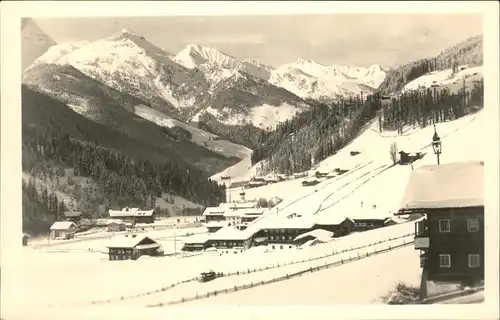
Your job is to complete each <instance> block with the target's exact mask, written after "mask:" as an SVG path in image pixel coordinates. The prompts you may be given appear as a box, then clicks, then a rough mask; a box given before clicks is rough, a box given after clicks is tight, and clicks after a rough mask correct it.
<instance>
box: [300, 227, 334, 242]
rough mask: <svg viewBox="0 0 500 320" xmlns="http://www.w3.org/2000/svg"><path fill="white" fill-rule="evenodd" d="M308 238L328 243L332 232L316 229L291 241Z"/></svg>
mask: <svg viewBox="0 0 500 320" xmlns="http://www.w3.org/2000/svg"><path fill="white" fill-rule="evenodd" d="M308 236H311V237H314V238H316V239H318V240H320V241H322V242H327V241H330V240H331V239H332V237H333V232H330V231H326V230H323V229H316V230H312V231H309V232H306V233H303V234H301V235H298V236H297V237H296V238H295V239H293V241H297V240H300V239H303V238H305V237H308Z"/></svg>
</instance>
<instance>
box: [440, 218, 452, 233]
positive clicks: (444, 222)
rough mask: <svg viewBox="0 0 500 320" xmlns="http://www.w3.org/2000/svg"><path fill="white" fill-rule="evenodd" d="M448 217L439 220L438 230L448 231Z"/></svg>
mask: <svg viewBox="0 0 500 320" xmlns="http://www.w3.org/2000/svg"><path fill="white" fill-rule="evenodd" d="M450 229H451V227H450V219H441V220H439V232H450Z"/></svg>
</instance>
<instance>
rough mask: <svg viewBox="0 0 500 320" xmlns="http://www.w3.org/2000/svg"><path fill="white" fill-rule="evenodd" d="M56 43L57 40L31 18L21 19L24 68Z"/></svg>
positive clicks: (22, 62) (22, 64)
mask: <svg viewBox="0 0 500 320" xmlns="http://www.w3.org/2000/svg"><path fill="white" fill-rule="evenodd" d="M55 44H56V42H55V41H54V40H53V39H52V38H50V37H49V36H48V35H47V34H46V33H45V32H43V31H42V29H40V27H38V25H37V24H36V23H35V22H34V21H33V20H32V19H31V18H23V19H22V20H21V60H22V61H21V66H22V68H23V70H24V69H26V68H27V67H29V66H30V65H31V64H32V63H33V61H35V60H36V59H37V58H38V57H40V56H41V55H43V54H44V53H45V52H46V51H47V50H48V49H49V48H50V47H52V46H54V45H55Z"/></svg>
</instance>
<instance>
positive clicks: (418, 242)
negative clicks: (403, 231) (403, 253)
mask: <svg viewBox="0 0 500 320" xmlns="http://www.w3.org/2000/svg"><path fill="white" fill-rule="evenodd" d="M413 244H414V245H415V250H424V249H429V246H430V239H429V237H418V238H415V240H414V242H413Z"/></svg>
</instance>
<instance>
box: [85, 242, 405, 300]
mask: <svg viewBox="0 0 500 320" xmlns="http://www.w3.org/2000/svg"><path fill="white" fill-rule="evenodd" d="M413 235H414V233H409V234H405V235H402V236H399V237H395V238H390V239H387V240H382V241H378V242H374V243H370V244H368V245H364V246H359V247H351V248H349V249H343V250H339V251H333V252H332V253H329V254H325V255H323V256H319V257H314V258H309V259H303V260H297V261H291V262H287V263H283V264H279V263H277V264H276V265H271V266H266V267H261V268H253V269H247V270H239V271H234V272H226V273H219V274H218V277H230V276H239V275H245V274H250V273H255V272H262V271H266V270H271V269H275V268H279V267H283V266H288V265H293V264H298V263H305V262H310V261H315V260H320V259H325V258H328V257H332V256H334V255H337V254H342V253H345V252H350V251H355V250H359V249H364V248H368V247H371V246H375V245H379V244H381V243H385V242H390V241H394V240H398V239H403V238H406V237H409V236H413ZM410 243H412V242H405V245H407V244H410ZM198 279H199V277H193V278H190V279H185V280H182V281H178V282H177V283H172V284H169V285H166V286H164V287H161V288H159V289H156V290H152V291H148V292H143V293H139V294H134V295H129V296H121V297H119V298H113V299H106V300H94V301H91V302H90V303H86V304H105V303H111V302H114V301H120V300H128V299H134V298H139V297H143V296H147V295H152V294H155V293H160V292H165V291H166V290H169V289H172V288H174V287H176V286H178V285H181V284H185V283H188V282H191V281H198ZM266 283H268V282H264V283H263V284H266Z"/></svg>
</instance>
